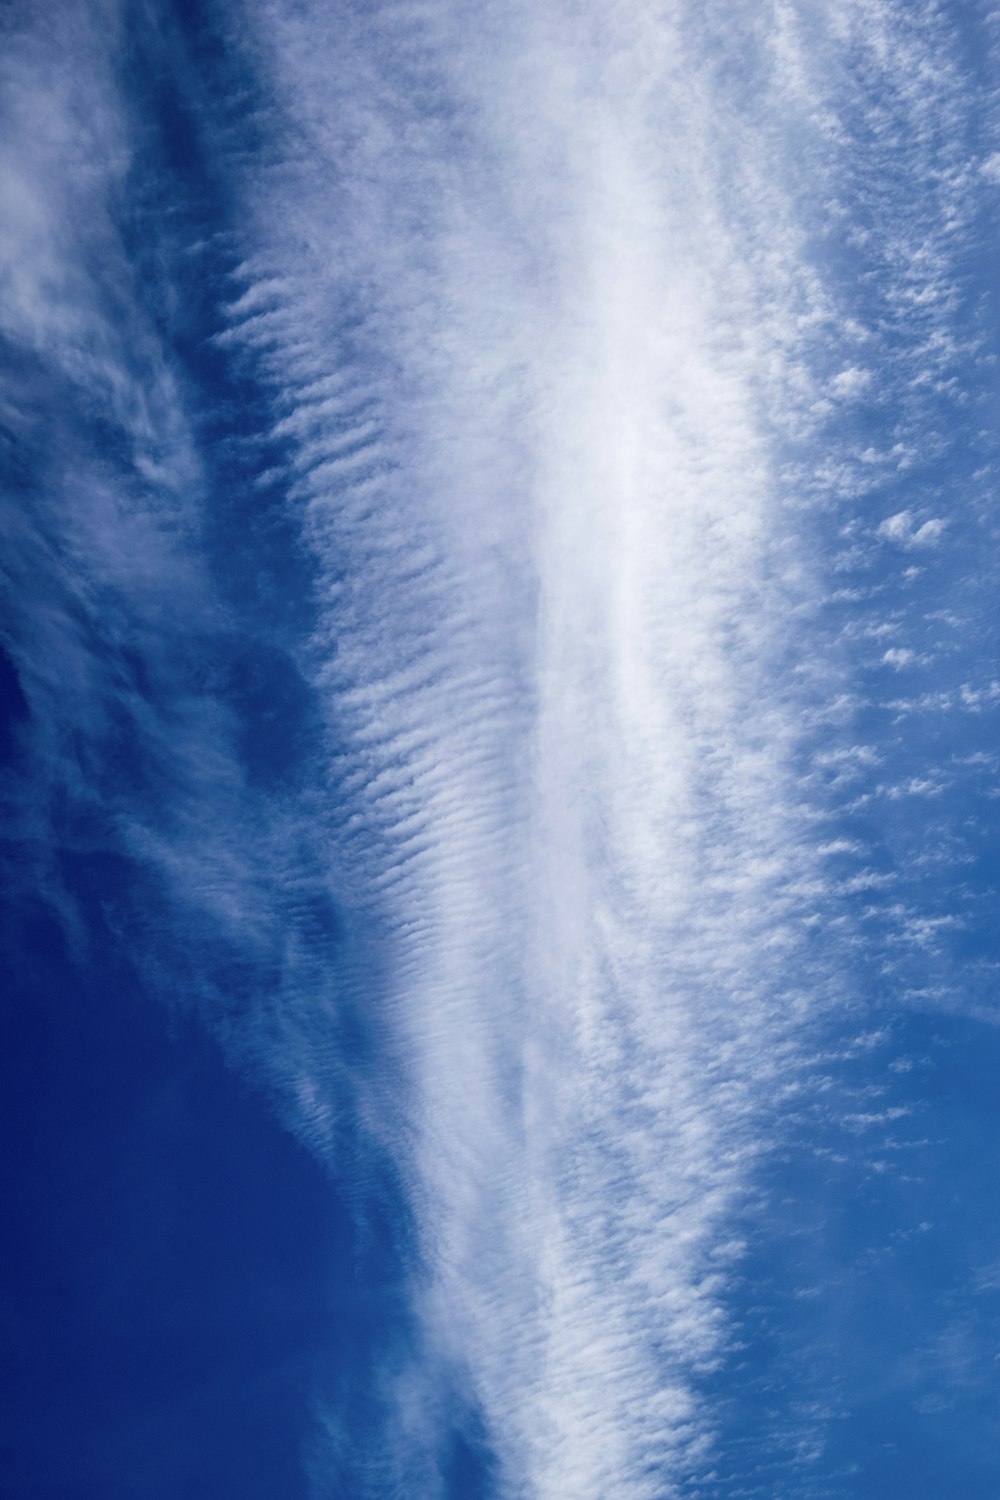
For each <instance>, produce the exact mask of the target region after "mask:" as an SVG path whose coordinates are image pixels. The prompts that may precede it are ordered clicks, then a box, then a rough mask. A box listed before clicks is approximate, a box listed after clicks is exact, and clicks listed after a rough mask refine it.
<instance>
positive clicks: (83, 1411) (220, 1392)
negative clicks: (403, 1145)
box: [0, 918, 351, 1500]
mask: <svg viewBox="0 0 1000 1500" xmlns="http://www.w3.org/2000/svg"><path fill="white" fill-rule="evenodd" d="M17 946H18V950H19V955H20V963H21V965H22V967H21V972H20V973H18V974H16V975H15V976H14V982H13V984H12V985H10V986H9V987H8V988H7V989H6V993H5V996H4V1000H3V1046H2V1048H0V1119H2V1122H3V1124H2V1128H3V1139H4V1141H5V1143H6V1148H5V1150H4V1151H3V1152H2V1153H0V1172H2V1182H3V1201H4V1204H5V1210H4V1218H5V1231H4V1236H3V1240H2V1242H0V1288H2V1292H0V1295H2V1300H3V1323H4V1328H5V1353H4V1359H3V1366H2V1374H0V1381H2V1402H0V1407H2V1411H3V1418H2V1421H3V1427H2V1429H0V1432H2V1438H0V1443H2V1446H0V1495H2V1496H4V1497H5V1500H15V1497H22V1496H23V1497H25V1500H27V1497H29V1496H30V1497H32V1500H43V1497H44V1500H91V1497H93V1500H98V1497H99V1500H115V1497H119V1496H120V1497H122V1500H126V1497H128V1500H135V1497H148V1500H153V1497H158V1496H164V1497H167V1496H170V1497H175V1496H179V1495H184V1496H187V1497H191V1500H197V1497H202V1496H204V1497H206V1500H208V1497H212V1500H218V1497H222V1496H236V1495H239V1496H241V1497H243V1500H253V1497H257V1496H259V1497H260V1500H265V1497H267V1500H272V1497H275V1496H282V1497H286V1500H294V1497H295V1496H298V1495H303V1494H305V1493H306V1490H305V1473H304V1469H303V1462H302V1460H303V1452H302V1449H303V1443H304V1441H305V1440H306V1439H307V1438H308V1436H309V1433H308V1431H307V1430H306V1427H305V1424H306V1422H307V1421H308V1412H309V1403H308V1400H307V1399H306V1397H307V1392H308V1389H309V1387H310V1385H311V1384H312V1383H313V1382H314V1381H315V1378H316V1375H317V1368H318V1367H317V1362H316V1361H317V1353H318V1349H319V1347H320V1346H321V1345H323V1346H324V1347H325V1349H326V1353H327V1356H328V1357H329V1356H330V1355H331V1354H332V1353H333V1350H334V1348H335V1347H336V1345H337V1343H338V1342H340V1343H343V1342H344V1337H341V1336H340V1334H339V1332H338V1326H337V1325H338V1317H339V1318H340V1321H342V1322H343V1321H344V1320H345V1315H344V1313H343V1306H344V1305H346V1303H347V1302H348V1301H349V1300H350V1298H349V1297H347V1298H345V1299H344V1303H342V1309H341V1312H340V1313H339V1314H338V1309H337V1306H336V1301H337V1291H338V1287H339V1289H340V1292H341V1295H342V1296H343V1293H344V1284H345V1279H346V1280H347V1281H349V1280H350V1276H351V1272H350V1259H349V1252H350V1245H351V1228H350V1223H349V1221H348V1220H347V1218H346V1216H345V1215H344V1214H343V1212H342V1211H340V1212H338V1208H337V1203H336V1198H335V1196H334V1195H333V1194H332V1193H331V1191H330V1185H329V1183H328V1181H327V1180H326V1179H325V1178H324V1176H323V1174H322V1173H321V1171H320V1169H319V1168H318V1166H316V1165H315V1164H314V1163H313V1161H312V1160H311V1159H310V1158H309V1157H308V1155H307V1154H306V1152H305V1151H304V1150H303V1149H302V1148H301V1147H300V1146H299V1145H297V1144H296V1142H295V1141H294V1140H293V1139H292V1138H291V1137H290V1136H289V1135H288V1134H287V1133H286V1132H284V1131H283V1130H282V1129H281V1128H280V1127H279V1126H277V1125H276V1124H275V1123H273V1121H272V1120H271V1119H270V1118H269V1117H268V1113H267V1111H266V1110H265V1109H264V1108H263V1107H262V1104H261V1101H260V1100H259V1099H257V1098H255V1097H253V1096H252V1095H251V1094H250V1093H249V1091H248V1090H247V1089H246V1088H244V1087H243V1086H242V1085H241V1083H240V1082H239V1081H238V1080H237V1079H235V1078H234V1077H233V1076H232V1074H231V1073H229V1072H228V1071H227V1070H226V1069H225V1067H224V1066H223V1064H222V1062H221V1061H220V1059H219V1057H218V1055H217V1053H216V1050H215V1048H214V1047H213V1045H212V1044H211V1043H210V1042H209V1041H208V1040H206V1039H205V1037H204V1035H203V1034H202V1033H201V1032H200V1031H199V1030H197V1029H196V1028H195V1027H194V1025H193V1024H191V1023H189V1022H187V1021H185V1020H182V1019H180V1018H178V1017H177V1016H174V1017H172V1018H170V1019H169V1020H168V1016H167V1013H166V1012H165V1011H164V1010H163V1009H162V1008H159V1007H156V1006H154V1005H152V1004H151V1003H150V1002H149V1000H148V998H147V997H146V996H144V995H143V994H142V992H141V988H140V986H139V985H138V984H137V982H136V980H135V979H134V977H133V976H131V975H130V974H129V972H128V970H127V968H126V967H125V965H123V964H122V963H121V962H120V961H116V960H115V957H114V955H113V953H112V952H110V951H109V950H108V949H104V950H103V951H102V952H101V953H100V954H99V955H97V957H98V958H99V961H98V962H95V963H94V964H93V965H92V966H91V967H90V970H89V974H90V977H84V976H83V975H82V974H81V973H80V972H79V970H78V969H77V967H76V966H75V965H74V964H73V963H72V962H71V961H70V960H69V958H68V957H67V955H66V953H65V951H64V947H63V943H62V939H61V937H60V934H59V931H58V929H57V928H56V927H55V926H54V924H52V923H50V922H48V921H46V920H43V919H41V918H38V919H35V920H32V919H30V918H28V919H27V920H26V921H25V922H24V924H23V925H22V926H21V930H20V932H19V934H18V944H17ZM344 1336H345V1337H347V1336H349V1335H347V1334H346V1331H345V1335H344Z"/></svg>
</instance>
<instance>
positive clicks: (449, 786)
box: [0, 0, 1000, 1500]
mask: <svg viewBox="0 0 1000 1500" xmlns="http://www.w3.org/2000/svg"><path fill="white" fill-rule="evenodd" d="M4 24H5V28H6V36H5V44H4V48H3V62H2V65H0V66H2V74H3V77H2V92H3V147H2V153H3V154H2V169H3V181H4V187H3V203H4V210H5V211H4V226H3V229H2V231H0V254H2V275H3V294H2V302H3V314H2V316H3V327H4V339H5V364H4V374H3V385H2V390H0V395H2V402H3V423H4V432H5V442H6V444H7V449H6V452H7V458H6V460H5V462H6V463H7V469H8V474H9V476H10V479H11V486H10V496H11V499H10V502H9V504H8V505H7V508H6V511H5V519H4V522H3V526H4V558H5V561H4V570H5V574H6V579H7V599H8V605H7V616H6V619H7V623H6V626H5V631H6V634H5V643H6V648H7V651H8V653H9V658H10V666H9V669H8V671H9V674H10V676H11V682H12V683H15V684H19V686H17V687H16V691H15V689H14V688H11V699H10V701H11V714H10V724H11V739H10V746H9V747H8V750H9V754H8V768H7V770H6V771H5V773H4V782H3V789H4V796H5V799H6V803H7V822H8V825H9V826H10V828H11V830H12V833H13V844H14V847H15V849H16V854H15V856H14V858H13V859H12V862H11V865H10V871H11V877H10V885H11V889H12V890H13V891H14V895H15V905H18V906H19V909H20V907H23V908H24V909H25V910H27V909H28V907H29V906H30V904H31V903H32V902H37V900H38V899H39V896H40V895H41V896H42V898H43V899H44V902H45V904H46V907H47V909H48V911H49V912H50V915H51V916H52V917H53V918H54V920H55V921H56V923H57V924H58V928H59V931H60V932H61V933H62V934H63V939H64V941H65V942H66V944H67V945H68V949H69V951H70V952H71V954H72V955H73V962H74V963H75V964H76V965H78V966H79V967H80V968H81V969H82V970H86V969H87V968H88V967H90V968H92V967H93V966H94V964H96V963H99V962H100V957H99V950H98V947H95V944H97V942H98V940H97V937H96V936H95V922H96V920H97V919H96V917H95V915H94V903H93V899H92V893H93V891H94V889H95V882H98V883H100V882H101V881H103V882H104V884H103V885H101V888H100V892H99V893H98V897H97V898H96V899H97V900H98V903H99V905H100V910H101V913H102V914H103V915H102V918H101V920H102V922H104V923H105V924H106V925H107V927H108V928H109V929H110V932H111V938H110V939H108V938H106V937H105V938H104V939H102V941H112V940H113V941H114V942H115V943H117V944H119V945H120V946H123V947H124V949H125V950H126V951H127V952H128V953H129V954H130V957H131V960H132V961H133V962H134V964H135V968H136V971H137V973H138V974H139V975H140V976H141V980H140V982H139V985H138V988H139V990H140V993H138V994H137V995H136V997H135V1004H137V1005H140V1004H150V1005H157V1006H161V1007H162V1006H163V1005H164V1004H166V1003H172V1004H175V1005H181V1006H183V1007H185V1008H186V1009H190V1010H192V1011H193V1012H194V1013H195V1015H196V1016H197V1017H198V1018H199V1020H200V1022H202V1023H203V1024H204V1025H205V1026H207V1027H208V1029H209V1030H210V1031H211V1033H212V1034H213V1035H215V1036H216V1037H218V1038H220V1039H221V1042H222V1045H223V1048H224V1050H225V1053H226V1056H227V1057H228V1059H229V1060H230V1062H231V1064H232V1066H233V1067H234V1068H235V1069H237V1070H238V1071H239V1072H240V1073H241V1074H242V1075H243V1076H245V1077H246V1078H247V1079H248V1080H249V1081H250V1083H251V1085H252V1087H254V1088H255V1089H257V1090H259V1091H260V1094H261V1097H262V1099H264V1100H266V1101H268V1104H269V1106H270V1107H271V1108H273V1110H274V1111H275V1112H276V1113H277V1115H278V1116H279V1117H280V1119H281V1120H282V1121H283V1122H284V1123H285V1125H286V1126H287V1127H288V1128H289V1129H290V1130H291V1131H292V1132H293V1133H294V1134H295V1135H296V1136H297V1137H299V1139H301V1140H302V1141H303V1142H305V1143H306V1144H307V1146H308V1148H309V1149H310V1150H311V1151H312V1152H313V1153H314V1155H315V1157H316V1158H317V1159H318V1160H319V1162H320V1163H321V1164H322V1167H323V1169H324V1171H325V1172H326V1173H327V1175H328V1178H329V1191H330V1193H331V1194H333V1195H336V1196H337V1197H338V1198H339V1199H342V1200H343V1201H345V1202H347V1203H348V1204H349V1205H350V1209H351V1213H352V1215H353V1218H354V1223H355V1225H356V1232H357V1236H358V1249H357V1254H356V1256H355V1265H354V1269H353V1272H352V1275H353V1277H354V1282H353V1286H354V1291H353V1292H352V1294H351V1295H352V1296H356V1297H358V1298H359V1299H368V1301H367V1302H366V1305H370V1306H371V1307H372V1309H373V1311H372V1314H371V1319H370V1326H369V1330H368V1333H367V1335H366V1337H365V1340H364V1341H363V1348H361V1349H360V1350H359V1349H357V1348H354V1347H353V1346H352V1352H351V1354H350V1357H348V1355H347V1354H346V1353H343V1351H342V1352H341V1354H340V1355H338V1354H337V1352H336V1351H337V1350H338V1348H341V1346H340V1344H339V1343H338V1334H337V1328H336V1318H335V1316H333V1315H332V1314H331V1327H330V1329H329V1336H328V1339H327V1343H328V1348H329V1355H328V1358H327V1360H326V1361H325V1362H321V1364H320V1366H319V1367H318V1369H317V1372H316V1373H315V1374H314V1376H311V1377H310V1380H309V1381H308V1382H307V1386H308V1388H307V1389H303V1390H302V1392H301V1402H302V1408H303V1431H304V1432H305V1433H306V1436H305V1438H304V1439H303V1450H302V1474H303V1493H304V1494H308V1495H310V1496H315V1497H333V1496H341V1495H342V1496H348V1495H349V1496H351V1497H352V1500H366V1497H372V1500H374V1497H383V1496H397V1495H398V1496H406V1497H408V1500H425V1497H426V1500H447V1497H453V1500H473V1497H476V1496H480V1497H486V1496H490V1497H492V1496H496V1497H511V1500H514V1497H517V1500H610V1497H615V1500H666V1497H674V1496H677V1497H681V1496H683V1497H689V1500H694V1497H718V1500H723V1497H725V1500H736V1497H737V1496H739V1497H746V1496H760V1497H764V1496H767V1497H773V1496H776V1495H779V1494H780V1495H782V1496H786V1497H792V1496H801V1497H821V1496H823V1497H825V1496H862V1495H863V1496H883V1497H884V1496H885V1495H886V1494H890V1493H896V1494H906V1495H908V1496H923V1495H926V1496H927V1497H931V1496H935V1497H938V1496H941V1495H944V1494H948V1495H949V1496H964V1495H970V1496H972V1495H976V1496H980V1495H984V1494H985V1493H987V1490H989V1488H990V1486H991V1485H992V1486H993V1487H995V1485H996V1483H997V1481H998V1474H997V1470H996V1467H995V1465H996V1460H995V1453H996V1439H997V1437H998V1435H1000V1434H998V1432H997V1422H996V1415H995V1411H994V1409H993V1407H991V1405H990V1401H989V1390H990V1385H991V1382H995V1365H994V1363H993V1360H994V1354H995V1349H996V1347H997V1336H998V1333H1000V1325H998V1322H997V1317H998V1313H1000V1302H998V1291H1000V1275H998V1272H997V1266H998V1264H1000V1241H998V1238H997V1232H998V1230H1000V1218H998V1213H997V1209H996V1207H995V1206H994V1205H993V1204H992V1203H991V1201H990V1195H991V1192H992V1167H991V1163H992V1162H993V1160H995V1156H994V1146H995V1142H996V1136H997V1124H998V1119H997V1114H996V1106H995V1104H993V1103H991V1084H992V1082H993V1079H994V1077H995V1063H996V1061H997V1051H998V1042H997V1039H996V1034H995V1032H994V1030H993V1022H994V1019H995V1005H994V999H993V992H994V984H995V974H996V968H997V960H998V957H1000V953H998V948H997V940H996V937H995V935H994V933H993V931H992V930H991V926H992V923H993V922H994V921H995V885H994V882H995V880H996V876H997V855H996V844H995V842H994V839H993V827H994V819H995V808H996V802H995V800H994V799H995V785H996V780H995V777H996V770H997V751H996V744H997V738H996V731H997V716H998V709H1000V683H998V680H997V679H998V676H1000V666H998V663H997V660H996V651H995V643H996V635H995V624H994V623H993V610H994V607H995V606H994V600H993V593H994V588H993V585H994V576H995V568H996V559H997V551H996V539H995V521H994V508H993V499H994V491H995V485H996V475H997V451H996V441H995V415H996V359H997V352H998V351H997V329H996V308H995V302H994V301H993V300H991V298H992V297H993V295H994V292H995V269H994V266H993V262H992V255H991V245H992V236H993V233H994V230H995V219H996V200H997V194H998V193H1000V165H998V164H1000V121H998V118H997V115H996V112H995V91H996V87H997V84H998V82H1000V75H998V72H997V54H996V51H995V48H996V44H997V40H998V27H1000V12H996V11H994V10H993V9H991V7H990V5H989V4H987V3H985V0H984V3H982V4H969V5H964V4H958V3H957V0H956V3H944V4H924V3H907V4H905V5H904V4H896V3H893V0H863V3H862V0H836V3H834V0H830V3H820V4H813V3H808V0H770V3H754V4H750V3H743V0H706V3H700V4H694V3H688V0H676V3H663V4H660V3H645V0H628V3H624V4H618V3H614V4H613V3H611V0H590V3H587V4H582V5H581V4H573V3H570V0H533V3H531V4H527V3H522V0H511V3H508V4H504V5H496V6H494V5H479V4H476V5H473V4H466V3H464V0H428V3H421V4H411V5H405V4H389V3H386V4H383V3H379V0H374V3H371V4H367V5H353V4H348V3H343V4H342V3H339V0H333V3H330V0H323V3H320V0H301V3H299V0H243V3H239V4H237V3H232V4H230V3H225V0H223V3H220V4H218V5H213V4H208V5H205V6H200V7H199V6H194V7H189V6H187V5H185V4H181V3H177V4H176V5H173V6H171V5H159V4H156V3H153V0H151V3H149V4H138V3H136V4H128V3H124V0H122V3H120V4H119V3H115V0H97V3H90V4H87V5H83V4H76V3H65V4H62V3H55V0H53V3H49V4H46V5H41V6H33V7H28V6H23V7H21V8H20V14H17V8H16V7H15V9H14V11H13V12H8V16H7V19H6V21H5V23H4ZM109 870H110V871H112V873H111V874H109V873H108V872H109ZM88 892H89V893H91V894H89V895H88ZM102 931H104V928H102ZM376 1224H377V1225H379V1226H381V1227H380V1228H378V1229H376V1228H375V1227H374V1226H375V1225H376ZM386 1226H388V1227H386ZM376 1241H377V1242H378V1246H379V1249H378V1255H377V1257H376V1255H375V1251H374V1250H373V1249H372V1248H371V1247H372V1246H373V1245H374V1244H375V1242H376ZM376 1258H377V1259H378V1264H379V1267H380V1269H379V1271H378V1273H377V1275H376V1273H375V1271H374V1270H373V1269H372V1267H373V1265H374V1262H375V1259H376ZM387 1265H388V1267H389V1269H388V1270H386V1266H387Z"/></svg>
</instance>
